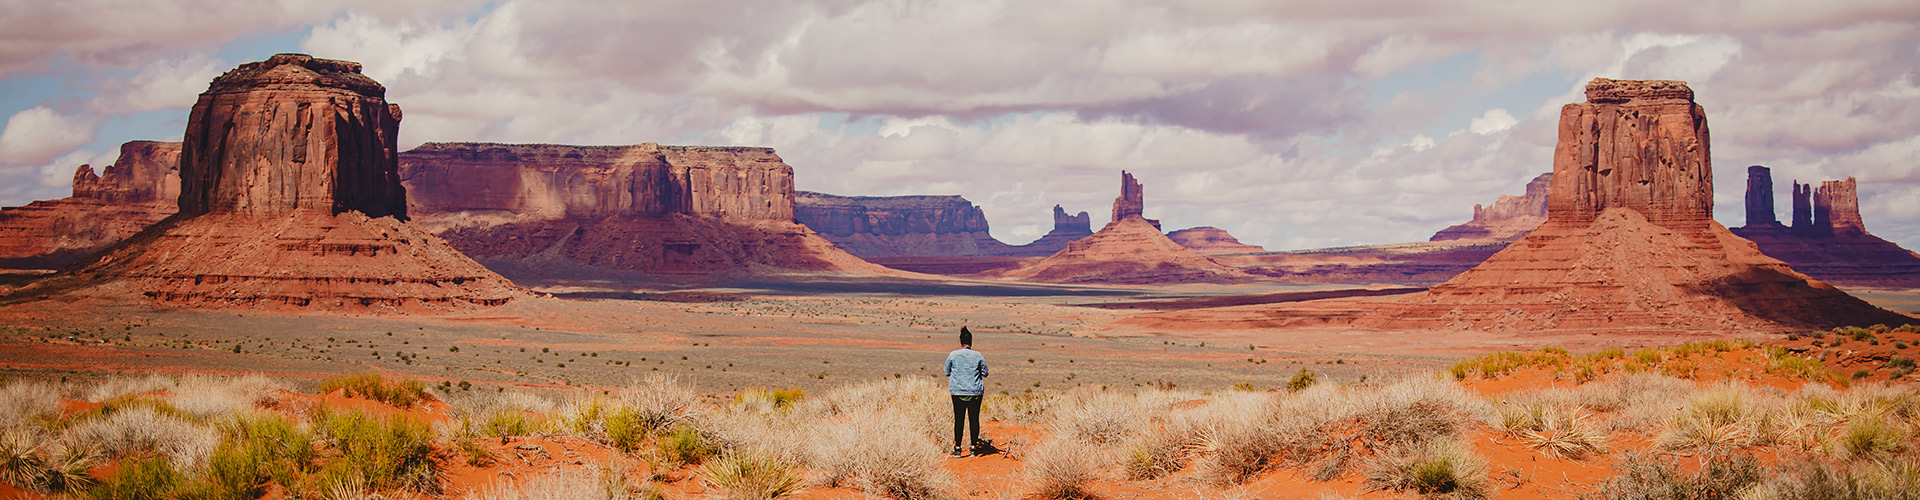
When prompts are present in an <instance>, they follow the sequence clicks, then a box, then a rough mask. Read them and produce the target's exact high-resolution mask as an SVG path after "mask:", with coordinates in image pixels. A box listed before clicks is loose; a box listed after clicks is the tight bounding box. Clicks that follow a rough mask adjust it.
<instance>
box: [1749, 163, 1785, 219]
mask: <svg viewBox="0 0 1920 500" xmlns="http://www.w3.org/2000/svg"><path fill="white" fill-rule="evenodd" d="M1778 225H1780V219H1779V214H1776V213H1774V211H1773V171H1772V170H1770V169H1768V168H1767V167H1763V166H1760V165H1754V166H1751V167H1747V227H1760V226H1778Z"/></svg>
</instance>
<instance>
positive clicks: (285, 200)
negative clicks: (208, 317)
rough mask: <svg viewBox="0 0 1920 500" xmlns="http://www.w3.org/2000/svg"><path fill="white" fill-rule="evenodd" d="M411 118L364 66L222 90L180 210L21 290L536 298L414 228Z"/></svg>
mask: <svg viewBox="0 0 1920 500" xmlns="http://www.w3.org/2000/svg"><path fill="white" fill-rule="evenodd" d="M399 127H400V107H399V106H398V105H394V104H389V103H387V102H386V88H385V87H382V86H381V85H380V84H379V83H377V82H375V81H373V79H371V78H368V77H366V76H365V75H362V74H361V73H360V64H359V63H353V62H347V61H335V60H328V59H315V58H313V57H311V56H307V55H304V54H279V55H275V56H273V57H272V58H270V59H267V60H266V61H262V62H255V63H248V64H244V65H241V66H240V67H238V68H235V69H233V70H231V71H228V72H227V73H226V74H223V75H221V76H220V77H219V78H216V79H214V81H213V83H212V85H211V86H209V88H208V89H207V91H206V92H205V93H202V94H200V100H199V102H197V103H195V104H194V106H193V111H192V113H191V115H190V116H189V117H188V119H187V132H186V141H185V144H184V146H183V151H182V153H181V156H180V179H181V182H180V184H181V185H180V196H179V207H180V211H179V213H178V214H176V215H174V216H173V217H170V218H168V219H167V220H165V221H162V222H160V223H159V224H156V225H154V226H153V227H151V228H149V229H147V230H146V231H143V232H141V233H140V234H138V235H135V236H134V237H132V238H129V239H128V240H126V241H124V242H122V243H120V244H119V245H116V246H114V247H112V248H109V249H107V250H106V251H103V252H101V253H100V254H97V255H95V256H94V257H92V258H90V259H88V260H84V261H81V262H80V263H78V264H75V265H74V266H72V267H69V268H67V269H66V270H64V271H62V272H61V273H60V274H59V275H56V276H54V277H52V278H49V279H47V280H44V281H42V282H40V283H37V284H35V285H33V286H30V287H28V288H26V289H23V290H21V291H20V292H19V293H15V294H14V295H15V296H21V295H23V294H27V295H31V294H45V293H63V292H71V293H76V294H80V295H90V296H108V297H115V296H127V295H141V296H145V297H147V298H150V299H153V300H155V301H159V302H161V303H166V304H172V305H183V306H193V307H244V308H271V309H288V310H297V311H308V310H339V311H349V312H408V311H445V310H462V309H472V308H479V307H490V306H497V305H500V304H504V303H506V302H508V301H510V300H513V299H515V298H518V297H523V296H525V292H524V291H523V290H521V289H520V288H519V287H516V286H514V285H513V284H512V283H509V282H508V281H507V280H506V279H505V278H501V277H500V276H499V275H497V274H494V273H493V272H492V271H488V270H487V269H486V268H484V267H481V266H480V264H478V263H476V262H474V261H473V260H472V259H470V258H467V257H466V256H465V255H462V254H461V253H460V252H458V251H456V250H454V249H453V248H452V247H450V246H448V245H447V244H446V242H444V241H441V240H440V239H439V238H437V237H435V236H433V235H432V234H430V233H428V232H426V231H424V230H421V229H420V228H417V227H415V226H413V225H412V224H409V223H407V221H406V216H407V199H406V192H405V190H404V189H403V188H402V187H401V185H400V179H399V175H398V170H397V164H396V162H395V159H396V157H397V152H396V151H395V143H394V140H395V137H396V136H397V135H398V133H399Z"/></svg>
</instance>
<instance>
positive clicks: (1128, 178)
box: [987, 173, 1252, 284]
mask: <svg viewBox="0 0 1920 500" xmlns="http://www.w3.org/2000/svg"><path fill="white" fill-rule="evenodd" d="M1120 189H1121V196H1120V199H1119V200H1116V201H1115V202H1114V214H1115V215H1122V214H1126V215H1125V217H1124V218H1121V219H1118V220H1115V221H1113V222H1110V223H1108V224H1107V226H1106V227H1103V228H1101V229H1100V231H1099V232H1096V233H1093V235H1091V236H1087V237H1085V238H1081V239H1079V240H1076V241H1074V242H1072V243H1069V244H1068V245H1067V247H1066V248H1064V249H1061V250H1060V251H1059V252H1056V253H1054V254H1053V255H1050V256H1048V257H1047V258H1045V259H1042V260H1040V261H1038V262H1033V263H1030V264H1026V265H1023V266H1021V267H1018V268H1013V269H1004V270H994V271H989V272H988V273H987V274H989V275H993V276H1001V277H1008V278H1015V279H1022V280H1030V281H1050V282H1057V283H1116V284H1153V283H1193V282H1233V281H1242V280H1246V279H1250V278H1252V276H1251V275H1248V274H1246V273H1244V272H1241V271H1240V270H1239V269H1235V268H1233V267H1230V266H1227V265H1225V264H1221V263H1220V262H1219V261H1216V260H1214V259H1213V258H1211V257H1208V256H1206V255H1203V254H1201V253H1200V252H1196V251H1193V250H1190V249H1188V248H1187V247H1183V246H1180V244H1179V243H1174V241H1173V240H1172V239H1169V238H1167V235H1165V234H1162V233H1161V232H1160V224H1159V223H1158V222H1156V221H1151V220H1148V219H1146V218H1144V217H1141V216H1140V215H1139V214H1138V207H1139V206H1140V205H1141V202H1142V199H1141V196H1140V183H1138V182H1135V181H1134V180H1133V176H1132V175H1128V174H1124V173H1123V174H1121V187H1120ZM1123 205H1124V206H1123ZM1127 207H1132V208H1127ZM1056 210H1058V209H1057V207H1056ZM1064 212H1065V211H1063V210H1062V211H1057V212H1056V213H1055V215H1056V217H1055V220H1056V221H1058V220H1059V219H1060V217H1058V216H1059V215H1064Z"/></svg>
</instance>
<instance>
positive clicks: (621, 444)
mask: <svg viewBox="0 0 1920 500" xmlns="http://www.w3.org/2000/svg"><path fill="white" fill-rule="evenodd" d="M606 428H607V441H609V444H611V445H613V447H614V448H615V449H618V450H620V451H622V452H627V453H632V452H633V450H636V449H639V448H640V442H641V441H645V440H646V439H647V431H648V430H649V429H648V428H647V422H646V420H645V419H644V418H641V416H640V413H639V412H636V411H634V410H632V409H629V408H624V407H623V408H618V409H615V410H613V411H611V412H608V413H607V417H606Z"/></svg>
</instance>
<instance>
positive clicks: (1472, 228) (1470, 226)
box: [1427, 172, 1553, 241]
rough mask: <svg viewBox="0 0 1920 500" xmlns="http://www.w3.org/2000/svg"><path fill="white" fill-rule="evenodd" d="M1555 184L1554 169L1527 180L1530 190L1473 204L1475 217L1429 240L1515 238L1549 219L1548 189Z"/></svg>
mask: <svg viewBox="0 0 1920 500" xmlns="http://www.w3.org/2000/svg"><path fill="white" fill-rule="evenodd" d="M1552 184H1553V172H1547V173H1544V174H1540V176H1538V177H1534V178H1533V180H1531V181H1527V189H1526V192H1525V193H1526V194H1523V195H1520V196H1509V195H1504V194H1503V195H1500V198H1499V199H1497V200H1494V202H1493V206H1490V207H1482V206H1480V205H1479V204H1474V205H1473V220H1471V221H1467V223H1466V224H1460V225H1457V226H1452V227H1448V228H1446V229H1442V230H1440V232H1438V233H1433V237H1432V238H1428V239H1427V241H1450V240H1496V241H1515V240H1519V239H1520V238H1521V237H1524V236H1526V235H1527V233H1528V232H1531V231H1533V228H1534V227H1536V226H1539V225H1540V223H1541V222H1545V221H1546V220H1547V189H1548V186H1550V185H1552Z"/></svg>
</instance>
